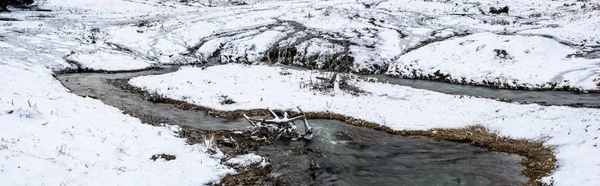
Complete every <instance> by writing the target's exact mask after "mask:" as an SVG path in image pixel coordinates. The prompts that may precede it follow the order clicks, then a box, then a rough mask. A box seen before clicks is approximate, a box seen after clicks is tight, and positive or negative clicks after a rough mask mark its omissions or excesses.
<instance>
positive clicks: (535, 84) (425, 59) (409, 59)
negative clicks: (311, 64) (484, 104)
mask: <svg viewBox="0 0 600 186" xmlns="http://www.w3.org/2000/svg"><path fill="white" fill-rule="evenodd" d="M576 52H577V50H576V49H574V48H572V47H569V46H566V45H563V44H561V43H559V42H557V41H555V40H552V39H548V38H544V37H536V36H532V37H525V36H504V35H496V34H491V33H480V34H473V35H470V36H466V37H461V38H455V39H450V40H446V41H442V42H437V43H432V44H429V45H427V46H425V47H422V48H419V49H417V50H414V51H412V52H409V53H407V54H405V55H402V56H401V57H400V58H399V59H398V61H397V62H395V63H393V64H392V65H391V66H390V68H389V69H388V72H387V74H390V75H393V76H399V77H404V78H423V79H438V80H444V81H450V82H455V83H463V84H476V85H492V86H499V87H505V88H525V89H565V88H566V89H579V90H591V91H600V59H585V58H576V57H570V55H574V54H576Z"/></svg>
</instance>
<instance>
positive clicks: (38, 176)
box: [0, 59, 233, 185]
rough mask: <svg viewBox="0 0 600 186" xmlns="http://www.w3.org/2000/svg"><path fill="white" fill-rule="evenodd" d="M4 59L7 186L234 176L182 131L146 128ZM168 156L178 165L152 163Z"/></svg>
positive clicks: (1, 143) (195, 181)
mask: <svg viewBox="0 0 600 186" xmlns="http://www.w3.org/2000/svg"><path fill="white" fill-rule="evenodd" d="M2 60H3V61H4V62H5V63H9V65H6V64H5V65H0V79H2V81H0V137H1V139H0V157H1V158H0V180H2V181H0V182H1V183H2V185H38V184H42V185H81V184H87V185H201V184H205V183H208V182H211V181H218V180H219V179H220V178H221V177H222V176H224V175H225V174H227V173H231V172H233V170H232V169H230V168H228V167H226V166H224V165H222V164H221V162H220V160H219V159H220V156H221V155H215V156H209V154H208V153H207V152H206V150H207V149H206V146H204V145H202V144H198V145H187V144H186V142H185V139H182V138H179V137H177V134H176V132H177V131H178V130H179V129H178V128H177V127H154V126H150V125H148V124H143V123H141V122H140V120H139V119H137V118H133V117H130V116H127V115H124V114H122V113H121V112H122V111H120V110H118V109H116V108H113V107H110V106H107V105H104V104H103V103H102V102H101V101H99V100H95V99H91V98H82V97H79V96H76V95H73V94H70V93H68V90H66V89H65V88H64V87H62V85H61V84H60V82H58V81H57V80H55V79H54V78H53V77H52V75H51V74H52V72H51V71H50V70H49V69H46V68H43V67H38V66H28V65H26V64H23V63H19V61H12V60H10V59H2ZM6 60H8V61H6ZM163 153H164V154H169V155H175V156H176V159H175V160H171V161H165V160H163V159H158V160H156V161H153V160H151V159H150V158H151V157H152V156H153V155H155V154H163Z"/></svg>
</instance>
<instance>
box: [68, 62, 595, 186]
mask: <svg viewBox="0 0 600 186" xmlns="http://www.w3.org/2000/svg"><path fill="white" fill-rule="evenodd" d="M177 69H178V68H177V67H170V68H165V69H160V70H149V71H142V72H131V73H65V74H58V75H57V76H56V77H57V79H58V80H60V81H61V82H62V83H63V85H64V86H65V87H67V88H68V89H70V90H71V92H72V93H74V94H77V95H80V96H89V97H93V98H97V99H99V100H101V101H103V102H104V103H105V104H108V105H112V106H114V107H117V108H119V109H121V110H123V111H124V112H129V113H131V115H133V116H135V117H138V118H141V119H142V118H146V120H148V118H152V120H156V121H157V122H164V123H168V124H175V125H182V126H193V127H194V128H198V129H202V130H245V128H246V127H247V126H248V124H247V122H246V121H243V120H236V121H229V120H225V119H220V118H215V117H212V116H210V115H208V114H207V113H204V112H199V111H194V110H182V109H179V108H177V107H175V106H173V105H170V104H165V103H154V102H150V101H148V100H145V99H143V98H142V97H141V96H140V95H138V94H135V93H131V92H128V91H126V90H122V89H121V88H118V87H117V86H114V85H113V84H111V83H109V81H110V80H114V79H129V78H133V77H137V76H144V75H158V74H164V73H169V72H174V71H176V70H177ZM402 82H404V83H406V82H405V81H401V82H400V83H398V84H402ZM392 83H394V84H396V83H397V82H395V81H392ZM414 84H415V85H416V84H419V83H418V82H414ZM445 85H447V86H451V87H454V86H456V85H450V84H443V85H442V84H437V83H432V84H431V87H438V88H439V86H445ZM419 86H424V85H419ZM460 86H462V85H460ZM477 88H482V89H478V90H477V91H475V92H478V93H481V94H484V92H486V91H501V92H503V93H501V95H504V94H510V93H512V92H515V91H513V90H510V91H505V90H498V89H489V88H484V87H477ZM451 89H452V88H449V89H446V90H451ZM452 90H454V89H452ZM461 90H462V91H466V90H467V88H464V89H461ZM499 94H500V93H499ZM518 94H523V93H521V92H517V93H515V94H514V97H519V96H518ZM543 94H545V93H543ZM569 94H571V93H570V92H564V93H563V95H565V97H577V96H568V95H569ZM492 95H496V94H492ZM534 95H537V94H534ZM548 95H552V94H548ZM590 95H592V94H590ZM578 96H579V95H578ZM594 96H595V95H594ZM519 98H523V97H519ZM550 98H551V97H544V98H543V99H550ZM523 99H527V98H526V97H525V98H523ZM543 99H542V100H543ZM552 99H556V97H553V98H552ZM586 99H588V98H585V99H580V98H574V99H571V100H568V101H570V102H567V100H565V99H562V100H560V101H564V103H571V102H576V103H577V102H579V101H582V100H586ZM589 99H591V98H589ZM596 102H598V100H596ZM592 103H595V102H592ZM142 121H144V119H142ZM309 123H310V124H311V126H313V127H314V137H313V139H312V140H311V141H294V142H289V143H281V142H279V143H273V144H270V145H266V146H264V147H261V148H260V149H258V152H259V154H262V155H263V156H264V155H266V157H267V158H268V159H269V161H270V163H271V164H273V167H275V168H274V169H273V172H274V173H278V174H282V175H283V176H282V181H283V183H284V184H285V185H520V183H522V182H526V181H527V180H528V178H527V177H525V176H524V175H523V174H522V173H521V171H522V170H523V169H524V167H523V166H522V165H521V164H520V162H521V160H522V157H520V156H517V155H511V154H507V153H500V152H490V151H488V150H486V149H483V148H479V147H474V146H471V145H469V144H465V143H457V142H448V141H434V140H431V139H429V138H425V137H401V136H396V135H391V134H388V133H385V132H381V131H376V130H372V129H368V128H361V127H356V126H352V125H348V124H345V123H343V122H340V121H334V120H309ZM299 131H303V129H302V127H301V126H299ZM291 146H302V147H305V148H308V149H310V152H314V153H309V154H304V155H302V156H295V155H294V153H291V154H290V153H288V152H289V151H290V149H289V148H290V147H291ZM312 161H314V162H316V164H317V165H318V166H317V167H318V168H316V170H315V171H313V172H312V173H311V172H310V171H307V170H308V169H309V167H310V166H311V165H310V164H312V163H313V162H312Z"/></svg>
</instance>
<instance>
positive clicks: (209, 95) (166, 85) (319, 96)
mask: <svg viewBox="0 0 600 186" xmlns="http://www.w3.org/2000/svg"><path fill="white" fill-rule="evenodd" d="M284 72H285V73H284ZM317 76H323V75H322V74H321V73H318V72H312V71H296V70H289V69H288V70H285V69H282V68H280V67H269V66H256V65H254V66H245V65H239V64H231V65H222V66H214V67H209V68H206V69H204V70H203V69H202V68H193V67H183V68H182V69H180V70H179V71H177V72H174V73H170V74H164V75H157V76H143V77H137V78H134V79H131V80H130V83H131V84H132V85H135V86H139V87H143V88H144V89H146V90H148V91H150V92H157V93H158V94H162V95H164V96H167V97H169V98H172V99H177V100H182V101H187V102H190V103H194V104H197V105H202V106H207V107H210V108H214V109H218V110H236V109H260V108H265V107H270V108H278V109H292V110H293V109H294V108H295V107H296V106H300V107H301V108H302V109H303V110H305V111H314V112H333V113H338V114H344V115H347V116H351V117H355V118H360V119H364V120H367V121H370V122H375V123H379V124H383V125H386V126H389V127H391V128H392V129H397V130H402V129H409V130H426V129H431V128H457V127H465V126H471V125H482V126H485V127H487V128H489V129H491V130H493V131H495V132H498V133H499V134H501V135H505V136H510V137H513V138H525V139H532V140H538V139H545V138H549V140H548V141H546V142H545V145H548V146H556V153H557V154H556V157H557V158H558V164H559V167H558V170H557V171H556V172H554V173H553V174H552V175H551V176H550V177H547V178H545V179H544V180H545V181H550V180H553V181H554V183H555V184H557V185H596V184H598V183H600V160H597V158H584V157H596V156H600V147H598V146H597V145H598V143H599V142H600V139H598V137H600V110H598V109H587V108H571V107H558V106H550V107H547V106H539V105H536V104H531V105H521V104H512V103H504V102H498V101H494V100H490V99H484V98H473V97H462V96H453V95H446V94H441V93H436V92H431V91H425V90H419V89H412V88H408V87H402V86H396V85H389V84H381V83H368V82H362V81H359V82H356V84H355V85H356V86H357V87H359V88H361V89H362V90H364V91H365V92H366V93H363V94H361V95H359V96H353V95H352V94H350V93H345V92H343V91H338V92H317V91H315V90H312V89H311V88H310V87H305V88H303V86H302V85H303V84H306V83H309V82H310V81H311V80H312V81H316V80H317V78H316V77H317ZM223 96H227V97H228V98H230V99H232V100H233V101H235V102H236V103H234V104H225V105H223V104H221V103H220V98H221V97H223Z"/></svg>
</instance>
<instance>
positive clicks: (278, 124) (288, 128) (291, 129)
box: [243, 107, 313, 139]
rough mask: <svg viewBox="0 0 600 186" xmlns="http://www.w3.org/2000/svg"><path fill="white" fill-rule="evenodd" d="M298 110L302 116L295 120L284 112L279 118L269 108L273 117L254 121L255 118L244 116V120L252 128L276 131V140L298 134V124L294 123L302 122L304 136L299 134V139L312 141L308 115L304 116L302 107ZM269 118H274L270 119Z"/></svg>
mask: <svg viewBox="0 0 600 186" xmlns="http://www.w3.org/2000/svg"><path fill="white" fill-rule="evenodd" d="M297 108H298V110H299V111H300V115H299V116H296V117H293V118H289V115H288V113H287V112H283V116H282V117H279V116H277V114H275V112H273V110H271V109H269V108H267V110H269V113H271V116H266V117H265V118H263V119H254V118H250V117H248V116H247V115H246V114H243V115H244V118H246V121H248V123H250V125H252V127H254V128H267V129H269V130H276V134H277V136H275V137H276V138H278V137H279V136H280V135H282V134H284V133H287V134H292V133H296V134H298V133H297V131H296V123H294V121H297V120H302V123H303V124H304V129H305V131H304V134H299V137H301V138H305V139H310V138H312V132H313V131H312V127H310V126H309V125H308V121H307V119H306V115H305V114H304V111H302V109H300V107H297ZM269 117H272V119H271V118H269Z"/></svg>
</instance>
